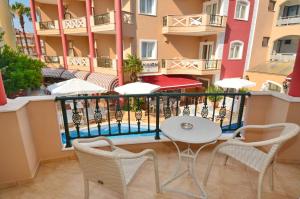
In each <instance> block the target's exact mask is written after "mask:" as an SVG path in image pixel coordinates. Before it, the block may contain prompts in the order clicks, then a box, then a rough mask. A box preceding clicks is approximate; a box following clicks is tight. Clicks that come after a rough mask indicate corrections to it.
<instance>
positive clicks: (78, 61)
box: [67, 56, 90, 71]
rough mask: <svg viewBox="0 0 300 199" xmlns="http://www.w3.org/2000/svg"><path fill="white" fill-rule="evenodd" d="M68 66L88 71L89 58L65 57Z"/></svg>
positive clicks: (72, 68)
mask: <svg viewBox="0 0 300 199" xmlns="http://www.w3.org/2000/svg"><path fill="white" fill-rule="evenodd" d="M67 64H68V68H69V69H71V70H82V71H90V59H89V58H88V57H70V56H69V57H67Z"/></svg>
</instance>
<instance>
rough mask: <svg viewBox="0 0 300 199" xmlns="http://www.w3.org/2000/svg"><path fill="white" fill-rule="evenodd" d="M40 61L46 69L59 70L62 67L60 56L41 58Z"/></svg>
mask: <svg viewBox="0 0 300 199" xmlns="http://www.w3.org/2000/svg"><path fill="white" fill-rule="evenodd" d="M42 61H43V62H45V64H46V65H47V67H51V68H61V67H62V66H63V65H64V62H63V57H62V56H48V55H45V56H43V57H42Z"/></svg>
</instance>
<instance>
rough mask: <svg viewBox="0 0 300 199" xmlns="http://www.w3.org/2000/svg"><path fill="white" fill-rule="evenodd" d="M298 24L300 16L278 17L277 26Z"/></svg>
mask: <svg viewBox="0 0 300 199" xmlns="http://www.w3.org/2000/svg"><path fill="white" fill-rule="evenodd" d="M296 24H300V16H289V17H280V18H279V19H278V21H277V26H287V25H296Z"/></svg>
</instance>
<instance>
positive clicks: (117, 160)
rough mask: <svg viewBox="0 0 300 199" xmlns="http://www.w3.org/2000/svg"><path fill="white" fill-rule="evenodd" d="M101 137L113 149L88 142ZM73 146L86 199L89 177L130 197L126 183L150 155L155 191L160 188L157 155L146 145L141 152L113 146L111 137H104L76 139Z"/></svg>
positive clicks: (124, 196) (125, 196)
mask: <svg viewBox="0 0 300 199" xmlns="http://www.w3.org/2000/svg"><path fill="white" fill-rule="evenodd" d="M99 140H103V141H106V142H107V143H108V144H109V146H110V149H111V151H106V150H100V149H96V148H92V147H90V146H88V143H92V142H95V141H99ZM73 146H74V149H75V151H76V154H77V156H78V159H79V164H80V167H81V169H82V171H83V176H84V195H85V199H88V198H89V181H92V182H95V183H98V184H100V185H102V186H103V187H105V188H108V189H110V190H113V191H115V192H117V193H119V194H121V195H122V196H123V198H127V185H128V184H129V183H130V182H131V180H132V179H133V177H134V176H135V174H136V172H137V171H138V169H139V168H140V167H141V166H142V165H143V163H144V162H145V161H146V160H147V159H149V160H153V162H154V171H155V183H156V192H157V193H159V192H160V185H159V175H158V165H157V157H156V153H155V151H154V150H151V149H146V150H144V151H142V152H140V153H131V152H129V151H126V150H124V149H121V148H118V147H116V146H114V145H113V143H112V141H111V140H109V139H108V138H105V137H97V138H87V139H76V140H74V141H73Z"/></svg>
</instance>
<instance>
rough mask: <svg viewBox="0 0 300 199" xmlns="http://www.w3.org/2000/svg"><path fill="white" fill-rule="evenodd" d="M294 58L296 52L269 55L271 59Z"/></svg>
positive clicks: (291, 59)
mask: <svg viewBox="0 0 300 199" xmlns="http://www.w3.org/2000/svg"><path fill="white" fill-rule="evenodd" d="M295 60H296V53H276V54H272V55H271V61H283V62H293V61H295Z"/></svg>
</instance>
